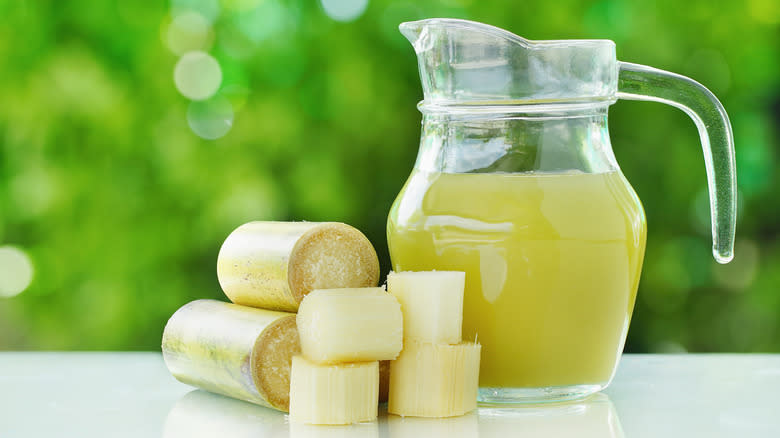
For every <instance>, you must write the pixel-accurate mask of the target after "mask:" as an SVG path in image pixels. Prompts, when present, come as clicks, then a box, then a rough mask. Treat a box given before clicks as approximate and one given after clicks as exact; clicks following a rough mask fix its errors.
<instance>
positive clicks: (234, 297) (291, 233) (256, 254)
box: [217, 222, 379, 312]
mask: <svg viewBox="0 0 780 438" xmlns="http://www.w3.org/2000/svg"><path fill="white" fill-rule="evenodd" d="M217 277H218V278H219V283H220V285H221V286H222V290H223V291H224V292H225V295H227V297H228V298H230V300H231V301H232V302H234V303H236V304H242V305H245V306H251V307H259V308H264V309H272V310H282V311H288V312H295V311H296V310H298V305H299V303H300V302H301V300H302V299H303V297H304V296H306V294H308V293H309V292H311V291H312V290H314V289H332V288H344V287H371V286H376V285H377V283H378V281H379V260H378V259H377V256H376V251H375V250H374V247H373V246H372V245H371V242H369V241H368V239H367V238H366V236H364V235H363V233H361V232H360V231H358V230H357V229H355V228H353V227H351V226H349V225H346V224H342V223H338V222H249V223H246V224H244V225H241V226H240V227H238V228H237V229H236V230H235V231H233V232H232V233H231V234H230V235H229V236H228V238H227V239H226V240H225V243H224V244H223V245H222V248H221V249H220V251H219V257H218V258H217Z"/></svg>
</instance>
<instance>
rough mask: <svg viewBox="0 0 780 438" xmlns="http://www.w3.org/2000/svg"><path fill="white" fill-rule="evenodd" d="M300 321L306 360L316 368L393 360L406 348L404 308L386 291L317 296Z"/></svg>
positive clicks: (306, 302) (308, 298)
mask: <svg viewBox="0 0 780 438" xmlns="http://www.w3.org/2000/svg"><path fill="white" fill-rule="evenodd" d="M297 321H298V324H297V325H298V334H299V335H300V340H301V351H302V353H303V356H304V357H305V358H306V359H308V360H310V361H312V362H316V363H336V362H359V361H374V360H391V359H395V358H396V357H397V356H398V353H399V352H400V351H401V347H402V346H403V316H402V315H401V306H400V305H399V304H398V300H396V299H395V297H393V296H392V295H390V294H388V293H387V292H385V291H384V289H382V288H381V287H366V288H354V289H325V290H315V291H312V292H311V293H310V294H309V295H307V296H306V298H304V299H303V302H302V303H301V307H300V308H299V309H298V317H297Z"/></svg>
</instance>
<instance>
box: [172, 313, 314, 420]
mask: <svg viewBox="0 0 780 438" xmlns="http://www.w3.org/2000/svg"><path fill="white" fill-rule="evenodd" d="M162 352H163V359H164V360H165V364H166V366H167V367H168V370H169V371H170V372H171V374H172V375H173V376H174V377H176V379H178V380H179V381H181V382H183V383H186V384H189V385H193V386H196V387H198V388H202V389H205V390H207V391H211V392H215V393H218V394H223V395H227V396H229V397H234V398H238V399H241V400H245V401H249V402H252V403H256V404H259V405H263V406H267V407H271V408H274V409H278V410H281V411H285V412H286V411H288V409H289V403H290V393H289V388H290V365H291V362H292V357H293V356H294V355H295V354H299V353H300V342H299V340H298V331H297V328H296V325H295V315H294V314H290V313H286V312H276V311H271V310H263V309H254V308H250V307H243V306H238V305H235V304H230V303H224V302H220V301H214V300H197V301H193V302H191V303H189V304H186V305H185V306H183V307H182V308H180V309H179V310H178V311H176V313H174V314H173V316H172V317H171V318H170V320H169V321H168V324H167V325H166V326H165V330H164V332H163V338H162Z"/></svg>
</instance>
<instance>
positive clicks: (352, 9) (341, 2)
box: [320, 0, 368, 21]
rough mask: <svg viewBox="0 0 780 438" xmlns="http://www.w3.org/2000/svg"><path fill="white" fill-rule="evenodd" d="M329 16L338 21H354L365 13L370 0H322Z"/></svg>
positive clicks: (323, 7) (321, 2)
mask: <svg viewBox="0 0 780 438" xmlns="http://www.w3.org/2000/svg"><path fill="white" fill-rule="evenodd" d="M320 4H321V5H322V9H323V10H324V11H325V14H327V15H328V17H330V18H332V19H334V20H336V21H352V20H355V19H357V18H358V17H360V16H361V15H363V12H365V10H366V7H367V6H368V0H320Z"/></svg>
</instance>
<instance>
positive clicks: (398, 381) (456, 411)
mask: <svg viewBox="0 0 780 438" xmlns="http://www.w3.org/2000/svg"><path fill="white" fill-rule="evenodd" d="M480 350H481V346H480V345H479V344H475V343H471V342H462V343H460V344H457V345H448V344H430V343H423V342H417V341H414V340H410V339H407V340H405V341H404V349H403V351H402V352H401V354H400V355H399V356H398V359H396V360H395V361H393V362H391V363H390V394H389V399H388V401H387V412H389V413H391V414H396V415H402V416H407V415H409V416H415V417H452V416H455V415H463V414H465V413H467V412H469V411H471V410H473V409H474V408H476V406H477V386H478V380H479V353H480Z"/></svg>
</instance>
